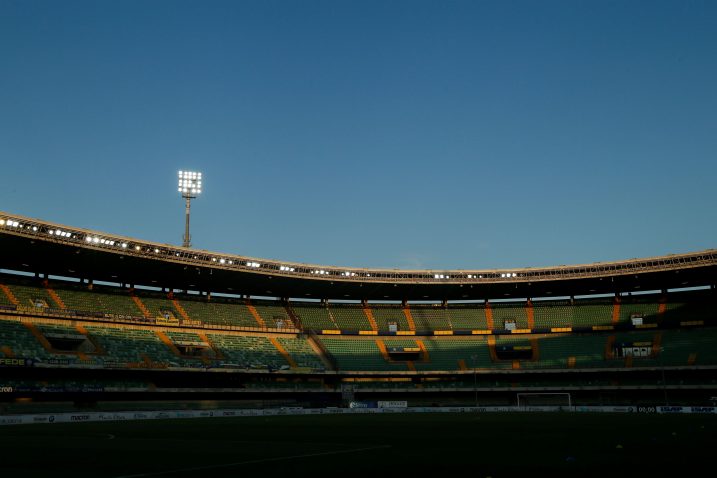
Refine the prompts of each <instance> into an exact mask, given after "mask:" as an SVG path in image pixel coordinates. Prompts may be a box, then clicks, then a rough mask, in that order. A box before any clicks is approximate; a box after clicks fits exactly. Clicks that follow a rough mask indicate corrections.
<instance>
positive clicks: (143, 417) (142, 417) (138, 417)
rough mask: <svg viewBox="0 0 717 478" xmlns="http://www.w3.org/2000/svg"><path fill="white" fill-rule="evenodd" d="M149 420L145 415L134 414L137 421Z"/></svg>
mask: <svg viewBox="0 0 717 478" xmlns="http://www.w3.org/2000/svg"><path fill="white" fill-rule="evenodd" d="M147 418H149V416H147V415H145V414H144V413H135V414H134V419H135V420H146V419H147Z"/></svg>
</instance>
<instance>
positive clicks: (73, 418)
mask: <svg viewBox="0 0 717 478" xmlns="http://www.w3.org/2000/svg"><path fill="white" fill-rule="evenodd" d="M89 419H90V416H89V415H70V421H73V422H84V421H87V420H89Z"/></svg>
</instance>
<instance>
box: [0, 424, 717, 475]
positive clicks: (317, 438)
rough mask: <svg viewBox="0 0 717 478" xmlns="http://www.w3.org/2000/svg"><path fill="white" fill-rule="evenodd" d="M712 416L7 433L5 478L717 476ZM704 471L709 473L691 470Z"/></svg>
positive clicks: (99, 427)
mask: <svg viewBox="0 0 717 478" xmlns="http://www.w3.org/2000/svg"><path fill="white" fill-rule="evenodd" d="M716 445H717V416H714V415H640V414H588V413H585V414H582V413H513V414H507V413H505V414H504V413H484V414H467V413H463V414H459V413H456V414H453V413H450V414H448V413H440V414H438V413H436V414H433V413H430V414H376V415H374V414H371V415H368V414H365V415H321V416H273V417H238V418H210V419H178V420H150V421H120V422H99V423H66V424H64V423H63V424H39V425H21V426H4V427H1V428H0V446H1V447H2V453H1V454H0V457H1V459H0V460H1V461H0V470H2V475H3V476H17V477H57V478H60V477H74V478H84V477H92V478H104V477H108V478H109V477H112V478H120V477H123V478H129V477H133V478H140V477H168V478H176V477H195V478H196V477H225V476H232V477H235V476H236V477H239V476H267V477H279V476H286V477H291V476H314V477H317V476H336V477H341V476H366V477H372V478H373V477H378V476H401V477H409V476H436V477H441V478H443V476H445V473H451V472H453V473H460V475H465V476H471V477H492V478H500V477H503V476H521V475H522V476H533V477H540V476H575V477H583V476H595V477H597V476H600V477H614V476H631V477H635V476H672V477H680V476H686V475H687V474H692V473H696V474H699V475H701V476H712V475H713V474H714V471H709V470H711V469H712V467H714V461H713V456H714V453H715V446H716ZM698 470H705V471H698Z"/></svg>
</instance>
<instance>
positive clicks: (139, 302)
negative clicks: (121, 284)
mask: <svg viewBox="0 0 717 478" xmlns="http://www.w3.org/2000/svg"><path fill="white" fill-rule="evenodd" d="M129 295H130V297H132V300H133V301H134V303H135V304H137V307H138V308H139V310H140V311H141V312H142V315H144V317H145V319H151V318H152V314H151V313H150V312H149V309H148V308H147V306H146V305H144V302H142V299H140V298H139V297H137V295H136V294H135V293H134V292H130V293H129Z"/></svg>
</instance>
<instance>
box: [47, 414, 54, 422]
mask: <svg viewBox="0 0 717 478" xmlns="http://www.w3.org/2000/svg"><path fill="white" fill-rule="evenodd" d="M47 421H48V422H50V423H54V422H55V415H50V416H49V417H48V418H47Z"/></svg>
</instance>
